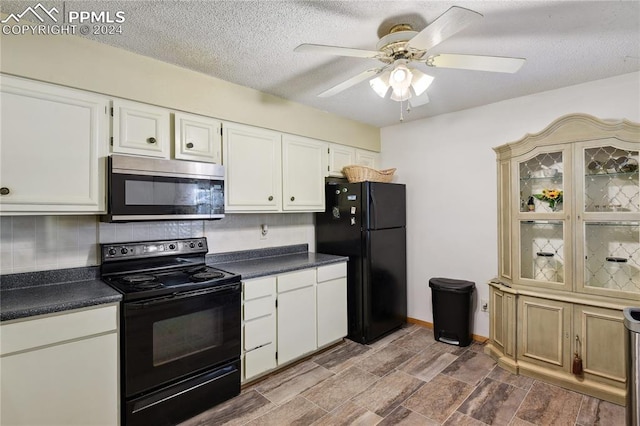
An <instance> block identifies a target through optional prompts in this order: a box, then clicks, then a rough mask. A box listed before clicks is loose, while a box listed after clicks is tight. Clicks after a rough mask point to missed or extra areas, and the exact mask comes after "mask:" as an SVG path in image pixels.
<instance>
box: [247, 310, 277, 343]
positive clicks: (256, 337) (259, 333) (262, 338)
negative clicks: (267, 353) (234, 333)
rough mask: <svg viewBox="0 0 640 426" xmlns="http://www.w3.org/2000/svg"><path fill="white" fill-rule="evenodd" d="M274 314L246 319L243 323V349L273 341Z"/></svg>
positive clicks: (274, 328) (274, 331) (274, 332)
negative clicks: (250, 319)
mask: <svg viewBox="0 0 640 426" xmlns="http://www.w3.org/2000/svg"><path fill="white" fill-rule="evenodd" d="M275 319H276V318H275V316H274V315H269V316H267V317H263V318H258V319H255V320H252V321H247V322H246V323H245V324H244V349H245V350H247V351H249V350H251V349H253V348H257V347H258V346H263V345H266V344H269V343H273V341H274V340H275V334H276V321H275Z"/></svg>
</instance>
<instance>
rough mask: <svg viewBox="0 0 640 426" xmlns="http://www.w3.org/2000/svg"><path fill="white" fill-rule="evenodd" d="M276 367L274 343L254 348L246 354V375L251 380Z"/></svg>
mask: <svg viewBox="0 0 640 426" xmlns="http://www.w3.org/2000/svg"><path fill="white" fill-rule="evenodd" d="M275 367H276V350H275V345H274V344H273V343H271V344H269V345H266V346H262V347H261V348H257V349H254V350H252V351H250V352H247V353H246V354H245V355H244V377H245V379H246V380H249V379H251V378H253V377H255V376H257V375H259V374H262V373H265V372H267V371H269V370H271V369H273V368H275Z"/></svg>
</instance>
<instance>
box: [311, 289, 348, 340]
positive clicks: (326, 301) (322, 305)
mask: <svg viewBox="0 0 640 426" xmlns="http://www.w3.org/2000/svg"><path fill="white" fill-rule="evenodd" d="M317 309H318V347H322V346H326V345H328V344H330V343H334V342H336V341H338V340H340V339H342V338H343V337H345V336H346V335H347V333H348V324H347V278H346V277H343V278H337V279H335V280H330V281H325V282H322V283H318V287H317Z"/></svg>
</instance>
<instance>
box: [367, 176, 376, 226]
mask: <svg viewBox="0 0 640 426" xmlns="http://www.w3.org/2000/svg"><path fill="white" fill-rule="evenodd" d="M369 197H370V203H369V220H368V222H369V223H368V224H367V229H377V226H376V191H375V189H374V188H373V186H371V189H370V190H369Z"/></svg>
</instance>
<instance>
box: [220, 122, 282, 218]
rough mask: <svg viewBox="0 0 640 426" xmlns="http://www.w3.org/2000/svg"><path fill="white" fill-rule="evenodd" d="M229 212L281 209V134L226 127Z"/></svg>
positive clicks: (247, 127) (224, 130)
mask: <svg viewBox="0 0 640 426" xmlns="http://www.w3.org/2000/svg"><path fill="white" fill-rule="evenodd" d="M223 143H224V150H223V163H224V165H225V169H226V173H227V177H226V185H227V187H226V194H225V203H226V204H225V210H226V211H227V212H247V211H270V212H277V211H280V210H281V204H282V203H281V193H282V189H281V182H282V175H281V169H282V159H281V141H280V133H277V132H273V131H270V130H265V129H260V128H257V127H251V126H243V125H240V124H234V123H224V124H223Z"/></svg>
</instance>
